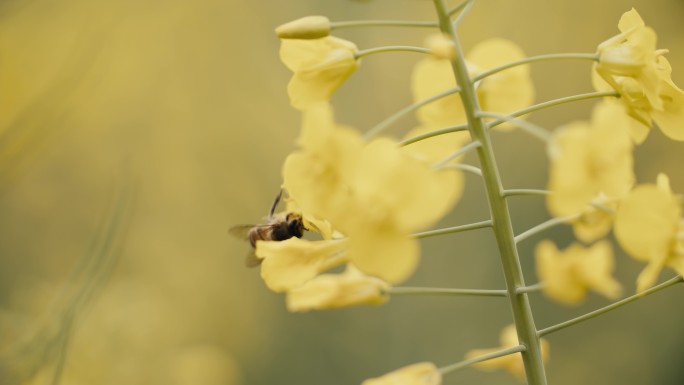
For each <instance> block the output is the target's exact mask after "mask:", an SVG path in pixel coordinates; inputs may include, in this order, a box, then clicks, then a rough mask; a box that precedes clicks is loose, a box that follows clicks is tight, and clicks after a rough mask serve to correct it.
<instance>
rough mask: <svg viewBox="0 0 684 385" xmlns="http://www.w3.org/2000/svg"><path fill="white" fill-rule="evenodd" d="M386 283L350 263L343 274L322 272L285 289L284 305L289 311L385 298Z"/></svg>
mask: <svg viewBox="0 0 684 385" xmlns="http://www.w3.org/2000/svg"><path fill="white" fill-rule="evenodd" d="M387 289H389V285H388V284H387V283H386V282H384V281H383V280H381V279H378V278H375V277H370V276H367V275H364V274H363V273H361V272H360V271H359V270H358V269H356V268H355V267H354V266H352V265H348V266H347V270H346V271H345V272H344V273H342V274H323V275H319V276H317V277H316V278H314V279H312V280H310V281H308V282H307V283H305V284H304V285H303V286H300V287H298V288H296V289H292V290H290V291H288V292H287V308H288V310H290V311H292V312H296V311H308V310H314V309H334V308H339V307H345V306H352V305H371V304H381V303H385V302H387V299H388V298H389V297H388V295H387V294H386V292H387Z"/></svg>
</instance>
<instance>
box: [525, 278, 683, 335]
mask: <svg viewBox="0 0 684 385" xmlns="http://www.w3.org/2000/svg"><path fill="white" fill-rule="evenodd" d="M680 282H684V278H682V276H681V275H678V276H676V277H674V278H672V279H670V280H667V281H665V282H663V283H661V284H659V285H656V286H653V287H652V288H650V289H648V290H644V291H642V292H641V293H637V294H635V295H633V296H631V297H627V298H625V299H622V300H620V301H617V302H615V303H613V304H610V305H608V306H606V307H602V308H600V309H598V310H594V311H592V312H591V313H587V314H585V315H583V316H579V317H577V318H573V319H571V320H568V321H565V322H561V323H559V324H557V325H553V326H549V327H548V328H545V329H541V330H539V331H538V332H537V334H538V335H539V336H540V337H541V336H545V335H547V334H550V333H553V332H556V331H558V330H561V329H565V328H567V327H569V326H572V325H575V324H578V323H580V322H582V321H586V320H588V319H591V318H594V317H596V316H599V315H601V314H604V313H607V312H609V311H611V310H613V309H617V308H619V307H620V306H623V305H626V304H628V303H630V302H634V301H636V300H638V299H640V298H643V297H645V296H647V295H649V294H653V293H655V292H658V291H660V290H663V289H665V288H668V287H670V286H672V285H676V284H678V283H680Z"/></svg>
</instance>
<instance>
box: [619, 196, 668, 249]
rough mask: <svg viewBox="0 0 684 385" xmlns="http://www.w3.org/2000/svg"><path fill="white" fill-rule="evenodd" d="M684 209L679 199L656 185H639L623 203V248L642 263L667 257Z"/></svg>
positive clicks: (621, 232) (620, 229) (621, 226)
mask: <svg viewBox="0 0 684 385" xmlns="http://www.w3.org/2000/svg"><path fill="white" fill-rule="evenodd" d="M680 217H681V207H680V204H679V201H678V200H677V198H676V197H675V196H674V195H673V194H672V193H670V192H667V191H663V190H661V189H659V188H658V187H657V186H656V185H652V184H645V185H639V186H637V187H636V188H634V190H632V192H630V193H629V195H628V196H627V197H626V198H625V199H624V200H623V201H622V202H621V203H620V206H619V208H618V210H617V213H616V215H615V237H616V238H617V241H618V243H619V244H620V246H622V248H623V249H624V250H625V251H626V252H627V253H628V254H629V255H630V256H632V257H634V258H636V259H638V260H641V261H650V260H652V259H654V258H655V259H659V258H661V256H663V255H665V256H666V255H667V254H668V252H669V248H670V245H671V244H672V241H673V240H674V239H675V236H676V232H677V228H678V222H679V218H680Z"/></svg>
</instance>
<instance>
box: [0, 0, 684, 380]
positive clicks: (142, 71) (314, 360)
mask: <svg viewBox="0 0 684 385" xmlns="http://www.w3.org/2000/svg"><path fill="white" fill-rule="evenodd" d="M632 6H634V7H636V8H637V10H638V11H639V12H640V13H641V15H642V17H643V18H644V19H645V21H646V23H647V24H648V25H650V26H652V27H654V29H655V30H656V31H657V33H658V37H659V44H658V46H659V47H660V48H669V49H670V50H671V52H670V54H669V55H668V58H669V60H670V62H671V63H672V65H673V68H674V71H673V79H674V81H675V82H676V83H678V84H679V85H680V86H684V27H683V26H682V20H684V3H683V2H682V1H681V0H639V1H633V2H626V1H620V0H610V1H601V2H597V1H591V0H579V1H566V2H560V1H544V0H529V1H516V2H512V1H506V0H481V1H477V2H476V5H475V7H474V9H473V10H472V12H471V14H470V15H469V16H468V17H467V19H466V20H465V22H464V24H463V25H462V27H461V29H460V32H461V33H460V35H461V38H462V42H463V45H464V48H465V49H466V51H467V50H468V49H469V48H470V47H472V46H473V45H475V44H476V43H477V42H478V41H480V40H484V39H486V38H489V37H495V36H501V37H506V38H509V39H511V40H513V41H515V42H517V43H518V44H519V45H520V46H521V47H523V49H524V50H525V51H526V53H527V54H529V55H537V54H542V53H556V52H592V51H594V50H595V48H596V45H597V44H598V43H600V42H601V41H603V40H605V39H607V38H608V37H610V36H612V35H614V34H616V33H617V21H618V20H619V17H620V15H621V14H622V13H623V12H625V11H627V10H629V9H630V8H631V7H632ZM311 14H324V15H327V16H329V17H330V18H331V19H333V20H350V19H392V18H396V19H411V18H412V19H417V20H431V19H432V18H433V10H432V8H431V3H430V2H428V1H417V0H373V1H350V0H329V1H314V0H300V1H288V2H249V1H237V0H227V1H218V0H195V1H189V0H185V1H183V0H166V1H157V0H119V1H102V0H62V1H59V2H57V1H48V0H5V1H2V2H0V135H1V136H0V193H1V194H0V212H2V215H1V216H0V226H1V228H2V231H0V245H1V246H0V247H1V254H0V255H1V256H0V384H2V385H4V384H44V383H50V381H51V378H52V376H54V373H56V372H60V373H61V376H60V377H61V383H62V384H69V385H72V384H73V385H77V384H127V385H135V384H171V385H176V384H177V385H187V384H195V385H219V384H221V385H232V384H254V385H258V384H274V383H278V384H290V383H299V384H357V383H360V382H361V380H362V379H364V378H368V377H373V376H377V375H379V374H382V373H385V372H387V371H390V370H392V369H394V368H397V367H399V366H403V365H406V364H410V363H413V362H417V361H423V360H428V361H433V362H435V363H437V364H438V365H446V364H449V363H453V362H456V361H458V360H460V359H461V358H462V356H463V354H464V353H465V352H466V351H468V350H470V349H473V348H481V347H494V346H496V345H497V344H498V333H499V330H500V329H501V328H502V327H503V326H505V325H507V324H508V323H510V322H511V317H510V311H509V308H508V305H507V303H506V302H505V301H504V300H501V299H496V298H492V299H482V298H460V297H455V298H447V297H439V298H427V297H413V298H409V297H404V298H393V299H392V300H391V301H390V302H389V303H388V304H387V305H385V306H382V307H377V308H352V309H343V310H336V311H330V312H321V313H307V314H288V313H287V312H286V311H285V305H284V298H283V297H282V296H281V295H277V294H274V293H271V292H269V291H268V290H267V289H266V288H265V287H264V285H263V283H262V282H261V281H260V278H259V275H258V271H257V270H249V269H246V268H244V267H243V258H244V254H246V253H247V251H248V245H247V244H246V243H241V242H240V241H238V240H235V239H231V238H229V237H228V235H227V229H228V228H229V227H230V226H231V225H234V224H238V223H250V222H258V221H259V220H260V219H261V218H262V217H263V216H264V215H265V214H267V211H268V208H269V206H270V204H271V201H272V199H273V197H274V196H275V194H276V193H277V191H278V187H279V185H280V183H281V180H280V165H281V163H282V161H283V159H284V157H285V156H286V155H287V153H288V152H289V151H291V150H292V149H293V142H294V138H295V137H296V135H297V133H298V129H299V127H298V124H299V115H298V113H297V112H296V111H294V110H293V109H291V108H290V107H289V103H288V100H287V95H286V92H285V87H286V84H287V81H288V79H289V76H290V74H289V72H288V71H287V69H286V68H285V67H284V66H283V65H282V64H281V63H280V62H279V59H278V46H279V43H278V40H277V39H276V37H275V36H274V33H273V29H274V28H275V27H276V26H277V25H279V24H281V23H284V22H287V21H289V20H292V19H295V18H298V17H301V16H305V15H311ZM426 34H427V31H425V30H406V29H385V30H383V29H377V28H365V29H357V30H344V31H341V32H340V33H339V36H341V37H344V38H347V39H350V40H352V41H354V42H356V43H357V45H358V46H359V47H360V48H370V47H375V46H379V45H385V44H413V45H420V44H422V42H423V39H424V38H425V36H426ZM417 59H418V57H417V55H415V54H410V53H390V54H386V55H384V56H371V57H368V58H366V59H364V60H363V63H362V66H361V68H360V70H359V71H358V73H356V74H355V75H354V76H353V77H352V78H351V79H350V81H348V83H347V84H345V85H344V86H343V87H342V88H341V89H340V90H339V92H338V93H337V94H336V96H335V97H334V103H335V106H336V109H337V116H338V120H340V121H342V122H345V123H348V124H352V125H354V126H356V127H358V128H360V129H362V130H365V129H368V128H369V127H371V126H372V125H373V124H374V123H376V122H378V121H380V120H381V119H382V118H383V117H385V116H387V115H389V114H390V113H392V112H394V111H396V110H398V109H399V108H401V107H403V106H405V105H406V104H408V103H410V100H411V97H410V93H409V81H408V79H409V74H410V70H411V66H412V65H413V63H415V61H416V60H417ZM532 73H533V77H534V80H535V82H536V85H537V100H538V101H542V100H547V99H552V98H556V97H560V96H564V95H570V94H574V93H582V92H588V91H591V85H590V82H589V66H588V65H587V63H584V62H568V63H545V64H535V65H533V66H532ZM590 108H591V103H589V102H583V103H579V104H577V105H572V106H563V107H558V108H554V109H551V110H547V111H544V112H540V113H538V114H535V115H533V116H532V117H531V118H530V119H531V120H532V121H534V122H536V123H538V124H540V125H542V126H546V127H549V128H553V127H556V126H558V125H560V124H563V123H565V122H568V121H570V120H574V119H586V118H587V116H588V113H589V111H590ZM412 124H413V122H412V120H411V119H407V120H405V121H403V122H401V123H400V124H398V125H397V126H396V128H395V129H394V130H395V131H393V133H394V134H396V135H397V136H400V135H403V133H405V132H406V131H407V130H408V129H410V128H411V127H412ZM495 145H496V146H497V150H499V151H500V152H499V153H498V160H499V163H500V164H501V167H502V172H503V174H504V176H503V178H504V183H505V184H506V187H509V188H543V187H544V185H545V181H546V166H545V164H546V163H545V155H544V148H543V147H542V146H541V145H540V143H538V142H537V141H535V140H533V139H530V138H529V137H527V136H525V135H524V134H522V133H519V132H513V133H500V134H497V137H496V138H495ZM521 149H523V151H521ZM470 160H471V161H472V159H470ZM636 161H637V174H638V179H639V181H640V182H653V181H654V180H655V176H656V174H657V173H658V172H660V171H665V172H667V173H669V174H670V176H671V177H672V186H673V189H674V190H675V191H678V192H683V191H684V175H682V173H681V171H680V170H681V165H682V164H683V162H684V143H676V142H672V141H669V140H667V139H666V138H664V137H663V136H662V135H661V134H660V133H659V132H657V130H654V131H653V132H652V134H651V136H650V137H649V139H648V140H647V142H646V143H645V144H644V145H642V146H641V147H639V148H638V149H637V151H636ZM467 183H468V187H467V190H466V195H465V197H464V199H463V200H462V204H461V205H460V206H459V207H458V208H457V209H456V211H455V212H454V213H453V214H452V215H450V216H449V217H448V218H446V219H445V220H444V224H445V225H446V224H449V225H457V224H465V223H468V222H472V221H479V220H483V219H485V215H486V214H487V211H486V206H485V205H484V200H483V198H482V189H481V186H480V184H478V183H477V180H476V179H475V178H472V177H470V176H469V177H468V178H467ZM122 186H123V187H122ZM127 189H130V190H127ZM121 191H133V192H132V193H130V194H129V193H128V192H121ZM117 197H119V198H117ZM121 197H124V198H121ZM117 199H119V200H118V201H117ZM116 202H124V203H123V205H124V206H125V208H123V209H117V208H116V207H118V206H116V204H117V203H116ZM111 207H114V209H111ZM512 209H513V216H514V219H515V226H516V230H517V231H518V232H520V231H522V230H524V229H527V228H529V227H531V226H533V225H534V224H536V223H539V222H541V221H543V220H544V219H546V218H547V214H546V213H545V210H544V204H543V202H542V201H541V199H540V198H537V197H525V198H523V197H520V198H516V199H515V200H514V201H513V203H512ZM112 212H113V213H114V214H108V213H112ZM117 213H124V214H122V215H123V216H122V218H123V219H122V221H121V222H120V223H121V224H120V225H119V226H120V227H119V228H118V230H112V231H111V232H107V231H106V230H101V228H102V226H103V225H101V224H102V223H107V221H108V219H107V218H110V216H111V215H118V214H117ZM105 228H106V226H105ZM103 234H104V235H103ZM108 234H109V235H112V234H113V235H112V237H113V238H112V239H111V240H110V241H99V242H100V243H98V241H97V239H99V238H98V237H104V238H105V239H109V238H107V235H108ZM548 235H549V236H550V237H553V238H554V239H555V240H557V241H558V242H559V243H560V244H562V245H565V244H568V243H569V242H570V238H569V231H568V229H566V228H559V229H554V230H553V231H550V232H549V234H548ZM539 239H540V237H536V238H534V239H532V240H529V241H526V242H525V243H523V244H522V245H521V256H522V263H523V265H524V266H525V272H526V274H527V280H528V282H535V281H536V277H535V276H534V269H533V265H532V263H531V262H532V250H533V247H534V245H535V241H537V240H539ZM107 242H109V243H107ZM93 243H94V244H95V245H96V246H95V247H94V249H93V247H91V244H93ZM97 245H100V246H101V247H103V248H104V251H102V252H101V253H100V254H97V253H94V252H93V250H99V249H97ZM102 245H104V246H102ZM423 247H424V257H423V263H422V265H421V268H420V269H419V271H418V272H417V273H416V275H415V276H414V277H413V278H412V279H411V281H410V282H407V285H412V286H446V287H464V288H502V287H503V282H502V279H503V277H502V274H501V271H500V268H499V262H498V257H497V255H496V250H495V248H494V246H493V238H492V237H491V235H490V234H489V233H488V232H487V231H479V232H474V233H471V234H458V235H453V236H449V237H445V238H439V239H426V240H424V241H423ZM108 253H109V254H108ZM98 255H99V256H100V257H96V256H98ZM94 258H101V259H94ZM618 258H619V259H618V268H617V276H618V278H619V279H620V280H621V281H622V282H623V283H624V285H625V287H626V289H627V291H628V292H630V293H631V292H632V291H633V289H634V280H635V277H636V274H637V273H638V271H639V270H640V269H641V268H642V266H641V264H640V263H637V262H635V261H633V260H631V259H628V258H627V257H625V256H624V255H618ZM83 261H86V262H85V263H86V264H87V263H88V261H96V262H97V263H95V262H93V264H92V265H88V266H90V267H87V268H85V270H82V271H81V274H80V275H78V274H76V273H78V272H79V270H78V269H79V266H83V265H82V264H83V263H84V262H83ZM98 261H99V262H98ZM89 269H90V270H89ZM75 272H76V273H75ZM668 274H671V272H670V273H668ZM665 276H666V275H665V274H663V278H664V277H665ZM84 288H87V293H88V295H87V296H83V297H80V294H79V293H84V292H83V290H85V289H84ZM681 290H682V288H681V286H678V287H676V288H672V289H670V290H668V291H666V292H663V293H659V294H656V295H655V296H652V297H649V298H647V299H644V300H642V301H638V302H637V303H635V304H632V305H629V306H627V307H625V308H621V309H619V310H617V311H615V312H613V313H610V314H608V315H605V316H603V317H601V318H598V319H595V320H591V321H589V322H587V323H585V324H581V325H579V326H576V327H574V328H572V329H568V330H563V331H560V332H558V333H557V334H554V335H551V336H549V340H550V342H551V363H550V365H549V369H548V373H549V380H550V381H549V382H550V383H551V384H555V385H563V384H576V383H592V384H599V383H600V384H654V383H658V384H661V385H680V384H682V383H683V382H684V369H682V368H681V365H680V363H681V361H682V359H683V358H684V348H683V347H682V346H684V329H682V328H681V325H682V322H683V321H684V310H683V309H682V307H681V306H679V304H681V298H682V297H681V296H682V293H681ZM74 299H77V300H76V301H74ZM605 304H606V303H605V301H604V300H602V299H599V298H597V297H590V300H589V301H587V303H586V304H585V305H584V306H582V307H579V308H566V307H562V306H560V305H556V304H553V303H551V302H549V301H548V300H546V299H545V298H543V297H542V296H541V295H534V296H533V306H534V309H535V315H536V319H537V322H538V326H540V327H545V326H549V325H552V324H555V323H557V322H560V321H562V320H565V319H567V318H570V317H572V316H576V315H579V314H582V313H584V312H586V311H588V310H591V309H594V308H597V307H599V306H603V305H605ZM60 357H61V358H64V360H63V361H62V360H61V358H60ZM475 381H482V382H484V381H487V383H489V384H509V383H515V381H516V380H515V379H513V378H511V377H508V376H507V375H506V374H503V373H492V374H489V373H480V372H477V371H475V370H473V369H466V370H463V371H461V372H458V373H455V374H451V375H449V377H447V378H446V380H445V383H446V384H452V383H453V384H456V383H474V382H475Z"/></svg>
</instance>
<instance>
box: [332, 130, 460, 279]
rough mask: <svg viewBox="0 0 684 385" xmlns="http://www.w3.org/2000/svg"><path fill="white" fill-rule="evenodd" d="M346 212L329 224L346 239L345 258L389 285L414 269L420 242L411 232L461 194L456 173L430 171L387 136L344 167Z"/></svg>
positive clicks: (436, 216) (437, 216)
mask: <svg viewBox="0 0 684 385" xmlns="http://www.w3.org/2000/svg"><path fill="white" fill-rule="evenodd" d="M347 166H348V168H347V169H346V170H345V171H346V175H347V176H346V180H347V188H348V191H349V192H350V194H351V195H352V196H353V199H352V202H351V205H350V209H351V210H348V211H345V212H341V213H340V216H339V217H338V218H335V219H334V220H331V222H332V223H333V224H334V226H335V227H336V228H338V229H339V230H340V231H341V232H342V233H343V234H345V235H346V236H348V237H349V258H350V260H351V261H352V262H353V263H354V265H355V266H357V267H358V268H359V269H361V270H362V271H363V272H364V273H366V274H370V275H375V276H378V277H380V278H382V279H384V280H386V281H388V282H391V283H396V282H400V281H403V280H405V279H406V278H408V276H409V275H410V274H411V273H412V272H413V270H415V268H416V266H417V264H418V258H419V244H418V241H417V240H416V239H414V238H413V236H412V235H411V234H412V233H413V232H415V231H417V230H421V229H425V228H427V227H429V226H431V225H434V224H435V223H436V222H437V221H438V220H439V219H440V218H441V217H442V216H444V214H445V213H446V212H448V211H449V209H450V208H451V207H452V206H453V205H454V203H455V202H456V200H457V199H458V197H459V196H460V193H461V186H460V185H459V179H458V177H457V173H455V172H454V171H453V170H434V169H432V168H431V167H430V165H428V164H426V163H424V162H421V161H419V160H417V159H415V158H413V157H411V156H409V155H408V154H407V153H405V152H404V151H402V149H401V148H399V147H398V145H397V143H396V142H395V141H393V140H391V139H388V138H378V139H374V140H372V141H371V142H369V143H367V144H366V146H364V148H363V150H362V151H361V153H360V154H359V156H358V162H356V163H349V164H348V165H347Z"/></svg>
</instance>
